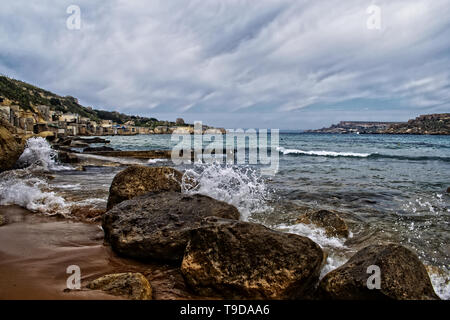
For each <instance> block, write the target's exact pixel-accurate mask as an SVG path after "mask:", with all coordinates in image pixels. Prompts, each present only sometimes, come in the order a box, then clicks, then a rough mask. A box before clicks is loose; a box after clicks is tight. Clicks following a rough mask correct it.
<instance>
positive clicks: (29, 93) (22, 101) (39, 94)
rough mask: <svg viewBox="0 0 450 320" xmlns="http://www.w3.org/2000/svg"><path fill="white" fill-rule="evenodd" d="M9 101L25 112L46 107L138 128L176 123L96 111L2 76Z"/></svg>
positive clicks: (0, 84) (2, 92) (0, 91)
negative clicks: (132, 122)
mask: <svg viewBox="0 0 450 320" xmlns="http://www.w3.org/2000/svg"><path fill="white" fill-rule="evenodd" d="M5 98H6V99H8V100H10V101H11V102H12V104H14V105H18V106H20V108H22V109H24V110H30V111H33V106H38V105H46V106H50V107H51V108H52V109H53V110H55V111H61V112H63V113H77V114H79V115H80V116H82V117H86V118H89V119H91V120H94V121H100V120H112V121H114V122H117V123H118V124H124V123H126V122H127V121H134V123H135V125H136V126H141V127H151V128H154V127H156V126H161V125H165V126H175V125H176V124H175V122H169V121H159V120H158V119H155V118H147V117H140V116H129V115H126V114H123V113H119V112H116V111H106V110H96V109H92V108H87V107H84V106H82V105H80V104H79V103H78V100H77V99H76V98H74V97H71V96H66V97H62V96H59V95H57V94H54V93H52V92H49V91H47V90H44V89H41V88H38V87H36V86H33V85H31V84H28V83H26V82H23V81H20V80H15V79H11V78H9V77H6V76H2V75H0V101H1V100H2V99H5Z"/></svg>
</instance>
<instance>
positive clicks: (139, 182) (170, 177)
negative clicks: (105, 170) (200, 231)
mask: <svg viewBox="0 0 450 320" xmlns="http://www.w3.org/2000/svg"><path fill="white" fill-rule="evenodd" d="M182 176H183V174H182V173H181V172H179V171H178V170H175V169H172V168H169V167H145V166H131V167H129V168H127V169H125V170H123V171H121V172H119V173H118V174H117V175H116V176H115V177H114V179H113V181H112V183H111V187H110V189H109V197H108V203H107V206H106V207H107V209H108V210H109V209H111V208H112V207H114V206H115V205H116V204H118V203H120V202H122V201H125V200H129V199H132V198H134V197H136V196H140V195H143V194H145V193H148V192H161V191H177V192H180V191H181V178H182Z"/></svg>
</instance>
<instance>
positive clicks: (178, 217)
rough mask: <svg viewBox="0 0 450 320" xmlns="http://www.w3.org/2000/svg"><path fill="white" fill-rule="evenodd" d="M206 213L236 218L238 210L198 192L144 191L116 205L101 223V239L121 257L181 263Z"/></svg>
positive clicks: (207, 215) (206, 215)
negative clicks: (187, 193)
mask: <svg viewBox="0 0 450 320" xmlns="http://www.w3.org/2000/svg"><path fill="white" fill-rule="evenodd" d="M209 216H217V217H221V218H228V219H239V211H238V210H237V209H236V208H235V207H233V206H232V205H229V204H227V203H225V202H222V201H218V200H215V199H213V198H210V197H208V196H204V195H199V194H196V195H184V194H181V193H179V192H173V191H168V192H160V193H148V194H145V195H143V196H140V197H136V198H134V199H132V200H128V201H124V202H122V203H120V204H118V205H116V206H115V207H114V208H113V209H111V210H109V211H108V212H106V213H105V214H104V215H103V224H102V225H103V230H104V232H105V240H106V241H108V242H109V243H110V244H111V247H112V249H113V250H114V251H116V252H117V253H119V254H121V255H123V256H128V257H132V258H136V259H141V260H150V259H155V260H165V261H176V262H181V259H182V258H183V253H184V249H185V248H186V244H187V243H188V241H189V237H190V231H191V230H192V229H195V228H198V227H199V226H200V224H201V221H202V219H203V218H205V217H209Z"/></svg>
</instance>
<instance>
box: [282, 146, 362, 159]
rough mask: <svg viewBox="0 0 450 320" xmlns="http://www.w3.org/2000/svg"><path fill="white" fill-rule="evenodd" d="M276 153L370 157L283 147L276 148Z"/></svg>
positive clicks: (359, 154) (358, 154) (349, 153)
mask: <svg viewBox="0 0 450 320" xmlns="http://www.w3.org/2000/svg"><path fill="white" fill-rule="evenodd" d="M276 149H277V151H279V152H281V153H282V154H284V155H286V154H304V155H309V156H322V157H358V158H367V157H368V156H370V153H355V152H335V151H326V150H317V151H316V150H312V151H304V150H300V149H286V148H284V147H277V148H276Z"/></svg>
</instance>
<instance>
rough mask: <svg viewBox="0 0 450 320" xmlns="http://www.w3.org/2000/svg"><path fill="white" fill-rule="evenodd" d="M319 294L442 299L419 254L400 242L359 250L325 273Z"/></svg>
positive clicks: (349, 297)
mask: <svg viewBox="0 0 450 320" xmlns="http://www.w3.org/2000/svg"><path fill="white" fill-rule="evenodd" d="M378 268H379V269H378ZM376 269H378V271H379V273H378V271H377V270H376ZM378 275H379V277H378ZM369 277H371V278H370V279H369ZM376 277H378V279H379V281H378V280H377V279H376ZM377 282H378V284H379V286H378V285H377ZM368 283H369V285H368ZM369 286H370V288H369ZM317 297H318V298H320V299H332V300H341V299H342V300H379V299H394V300H434V299H439V297H438V296H437V295H436V293H435V292H434V289H433V286H432V284H431V281H430V278H429V276H428V273H427V271H426V269H425V267H424V265H423V264H422V262H420V260H419V258H418V257H417V255H416V254H415V253H413V252H412V251H410V250H409V249H407V248H405V247H403V246H401V245H398V244H386V245H371V246H368V247H366V248H364V249H362V250H360V251H358V252H357V253H356V254H355V255H354V256H353V257H351V258H350V260H349V261H348V262H347V263H345V264H344V265H342V266H341V267H339V268H337V269H335V270H333V271H331V272H330V273H328V274H327V275H325V277H324V278H323V279H322V281H321V282H320V284H319V287H318V290H317Z"/></svg>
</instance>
